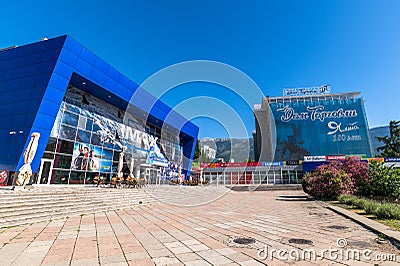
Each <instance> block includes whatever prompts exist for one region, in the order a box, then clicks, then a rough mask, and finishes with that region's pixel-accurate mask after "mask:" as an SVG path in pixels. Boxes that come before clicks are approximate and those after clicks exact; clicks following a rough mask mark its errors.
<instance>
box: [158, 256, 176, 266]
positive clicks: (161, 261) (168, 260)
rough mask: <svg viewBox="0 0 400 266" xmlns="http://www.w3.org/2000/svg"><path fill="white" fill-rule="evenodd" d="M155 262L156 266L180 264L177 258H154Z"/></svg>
mask: <svg viewBox="0 0 400 266" xmlns="http://www.w3.org/2000/svg"><path fill="white" fill-rule="evenodd" d="M153 261H154V263H155V264H156V265H170V264H178V263H179V260H178V259H177V258H175V257H159V258H153Z"/></svg>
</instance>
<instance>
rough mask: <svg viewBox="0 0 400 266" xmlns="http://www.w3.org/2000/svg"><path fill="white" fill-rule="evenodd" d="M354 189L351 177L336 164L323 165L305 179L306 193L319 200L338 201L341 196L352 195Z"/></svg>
mask: <svg viewBox="0 0 400 266" xmlns="http://www.w3.org/2000/svg"><path fill="white" fill-rule="evenodd" d="M353 187H354V185H353V182H352V179H351V178H350V175H349V174H347V173H346V172H345V171H344V170H342V169H340V168H339V167H338V166H337V165H336V164H327V165H321V166H319V167H318V168H317V169H316V170H315V171H313V172H312V173H307V174H306V175H305V176H304V178H303V188H304V191H305V192H306V193H308V194H309V195H311V196H313V197H315V198H317V199H323V200H332V199H336V198H337V197H338V196H339V195H340V194H349V193H351V192H352V191H353Z"/></svg>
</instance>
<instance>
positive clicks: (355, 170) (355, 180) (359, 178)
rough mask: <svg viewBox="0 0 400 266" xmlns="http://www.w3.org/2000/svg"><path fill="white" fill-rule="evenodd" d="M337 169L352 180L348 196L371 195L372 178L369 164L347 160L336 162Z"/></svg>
mask: <svg viewBox="0 0 400 266" xmlns="http://www.w3.org/2000/svg"><path fill="white" fill-rule="evenodd" d="M336 167H338V168H339V169H342V170H343V171H345V172H346V173H347V174H348V175H349V177H350V179H351V186H350V190H349V191H348V193H346V194H354V195H358V196H368V195H370V194H371V178H370V174H369V173H370V172H369V166H368V163H367V162H363V161H360V160H357V159H356V158H347V159H346V160H345V161H344V162H336Z"/></svg>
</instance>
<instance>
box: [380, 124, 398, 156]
mask: <svg viewBox="0 0 400 266" xmlns="http://www.w3.org/2000/svg"><path fill="white" fill-rule="evenodd" d="M389 130H390V136H385V137H376V139H377V140H379V141H380V142H383V144H384V145H383V146H381V147H379V148H378V149H377V150H378V152H380V151H382V153H381V156H383V157H400V121H390V124H389Z"/></svg>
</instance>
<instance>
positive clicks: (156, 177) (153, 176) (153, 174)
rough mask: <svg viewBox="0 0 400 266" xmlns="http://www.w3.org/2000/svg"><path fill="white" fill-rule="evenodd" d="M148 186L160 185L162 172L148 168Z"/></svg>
mask: <svg viewBox="0 0 400 266" xmlns="http://www.w3.org/2000/svg"><path fill="white" fill-rule="evenodd" d="M145 176H146V179H147V184H153V185H159V184H160V170H159V169H154V168H146V175H145Z"/></svg>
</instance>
